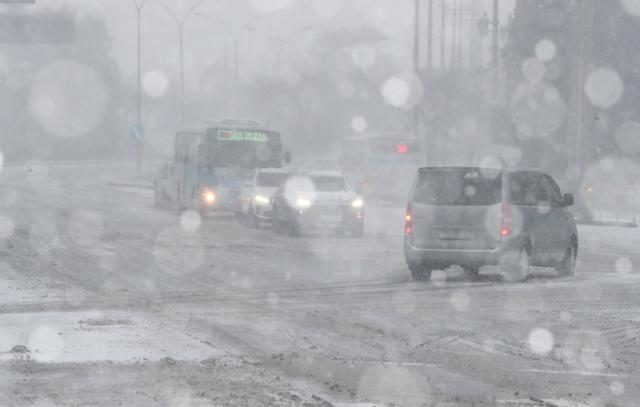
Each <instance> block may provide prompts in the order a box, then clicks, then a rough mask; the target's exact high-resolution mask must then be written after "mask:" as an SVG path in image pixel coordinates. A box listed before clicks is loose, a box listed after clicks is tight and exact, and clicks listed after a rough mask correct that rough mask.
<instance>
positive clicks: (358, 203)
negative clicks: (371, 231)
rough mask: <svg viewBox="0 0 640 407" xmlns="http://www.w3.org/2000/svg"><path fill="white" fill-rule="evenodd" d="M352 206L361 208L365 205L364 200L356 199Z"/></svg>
mask: <svg viewBox="0 0 640 407" xmlns="http://www.w3.org/2000/svg"><path fill="white" fill-rule="evenodd" d="M351 206H353V207H354V208H356V209H360V208H362V207H363V206H364V201H363V200H362V199H360V198H358V199H355V200H354V201H353V202H351Z"/></svg>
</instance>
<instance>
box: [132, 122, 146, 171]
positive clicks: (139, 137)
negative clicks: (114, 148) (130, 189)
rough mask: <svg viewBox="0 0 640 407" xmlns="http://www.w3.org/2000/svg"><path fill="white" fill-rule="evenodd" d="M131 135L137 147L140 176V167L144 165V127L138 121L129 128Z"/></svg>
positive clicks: (137, 164)
mask: <svg viewBox="0 0 640 407" xmlns="http://www.w3.org/2000/svg"><path fill="white" fill-rule="evenodd" d="M129 135H130V136H131V140H133V143H134V144H135V147H136V175H138V176H140V167H141V166H142V144H143V140H144V127H142V124H140V123H136V124H134V125H133V126H131V128H130V129H129Z"/></svg>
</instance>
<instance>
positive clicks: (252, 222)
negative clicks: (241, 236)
mask: <svg viewBox="0 0 640 407" xmlns="http://www.w3.org/2000/svg"><path fill="white" fill-rule="evenodd" d="M245 216H246V220H247V226H249V227H250V228H251V229H260V219H259V218H258V217H257V216H256V215H255V212H254V210H253V206H250V207H249V213H248V214H247V215H245Z"/></svg>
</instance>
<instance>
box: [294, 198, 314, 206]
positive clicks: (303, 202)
mask: <svg viewBox="0 0 640 407" xmlns="http://www.w3.org/2000/svg"><path fill="white" fill-rule="evenodd" d="M296 205H297V206H298V208H301V209H307V208H308V207H310V206H311V201H310V200H308V199H306V198H298V199H297V200H296Z"/></svg>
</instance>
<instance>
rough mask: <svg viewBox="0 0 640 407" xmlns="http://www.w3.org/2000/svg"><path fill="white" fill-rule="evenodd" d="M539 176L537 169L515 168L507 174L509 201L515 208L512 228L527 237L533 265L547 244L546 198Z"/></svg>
mask: <svg viewBox="0 0 640 407" xmlns="http://www.w3.org/2000/svg"><path fill="white" fill-rule="evenodd" d="M542 178H543V177H542V175H541V174H540V173H539V172H536V171H515V172H512V173H510V174H509V177H508V182H509V195H510V200H511V202H512V204H513V205H515V206H516V208H517V213H516V216H514V218H515V220H514V222H515V223H516V225H515V228H516V230H517V231H518V233H519V234H520V235H521V236H522V237H525V238H527V239H529V241H530V243H531V256H532V258H531V260H532V263H533V264H537V263H539V262H540V261H542V260H543V259H544V257H545V256H546V252H547V250H548V249H549V247H550V246H549V245H548V244H547V242H545V233H546V232H545V229H546V228H547V217H546V214H547V213H548V211H547V210H546V208H547V207H549V203H548V201H549V197H548V192H547V188H545V183H544V182H542Z"/></svg>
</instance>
